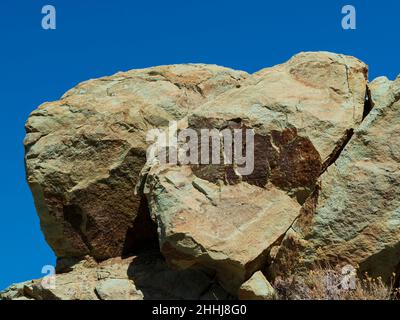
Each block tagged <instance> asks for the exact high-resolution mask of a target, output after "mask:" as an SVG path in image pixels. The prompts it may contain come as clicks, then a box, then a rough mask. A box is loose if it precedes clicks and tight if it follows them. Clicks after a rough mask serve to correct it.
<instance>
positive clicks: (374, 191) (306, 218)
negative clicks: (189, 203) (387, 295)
mask: <svg viewBox="0 0 400 320" xmlns="http://www.w3.org/2000/svg"><path fill="white" fill-rule="evenodd" d="M370 89H371V98H372V103H373V106H374V108H373V109H372V111H371V112H370V114H369V115H368V116H367V118H366V119H365V120H364V122H363V123H362V125H361V126H360V127H359V128H357V130H356V131H355V133H354V136H353V138H352V139H351V140H350V142H349V144H348V145H347V146H346V148H345V149H344V150H343V152H342V153H341V155H340V157H339V158H338V159H337V161H336V162H335V163H334V165H332V166H331V167H330V168H329V169H328V170H327V172H326V173H324V174H323V175H322V177H321V187H320V190H318V192H316V193H315V195H314V197H312V198H310V199H309V200H308V203H307V204H306V206H304V208H303V211H302V215H301V216H300V217H299V219H298V220H297V221H296V222H295V224H294V225H293V227H292V228H291V230H290V232H288V233H287V234H286V237H285V239H284V241H283V244H282V246H281V247H280V249H279V250H277V252H276V253H275V257H274V260H275V261H274V263H273V265H272V267H271V269H272V271H273V272H274V273H275V274H280V273H288V272H289V271H292V272H294V271H296V270H304V269H306V268H311V267H312V266H313V265H315V264H322V265H324V264H326V263H329V264H330V265H336V264H338V263H339V264H340V263H342V264H351V265H353V266H357V265H359V267H360V271H361V272H368V273H369V274H370V275H371V276H374V277H378V276H380V277H382V278H383V279H384V280H385V281H389V280H390V279H391V277H392V273H394V272H397V273H398V272H399V271H400V101H399V99H400V78H397V80H396V81H394V82H390V81H389V80H387V79H386V78H378V79H377V80H375V81H373V82H372V83H371V84H370Z"/></svg>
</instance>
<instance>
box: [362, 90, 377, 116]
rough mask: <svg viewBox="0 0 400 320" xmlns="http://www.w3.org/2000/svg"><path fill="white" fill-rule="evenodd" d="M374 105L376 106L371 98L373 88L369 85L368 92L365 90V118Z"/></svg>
mask: <svg viewBox="0 0 400 320" xmlns="http://www.w3.org/2000/svg"><path fill="white" fill-rule="evenodd" d="M373 107H374V103H373V101H372V98H371V90H370V89H369V87H368V86H367V88H366V92H365V101H364V112H363V117H362V119H363V120H364V119H365V118H366V117H367V116H368V114H369V113H370V112H371V110H372V108H373Z"/></svg>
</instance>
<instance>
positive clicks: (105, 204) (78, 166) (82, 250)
mask: <svg viewBox="0 0 400 320" xmlns="http://www.w3.org/2000/svg"><path fill="white" fill-rule="evenodd" d="M246 77H247V74H246V73H244V72H240V71H234V70H230V69H226V68H222V67H217V66H207V65H177V66H162V67H155V68H149V69H143V70H132V71H129V72H122V73H117V74H116V75H114V76H111V77H105V78H101V79H97V80H90V81H87V82H84V83H81V84H79V85H78V86H77V87H75V88H74V89H72V90H70V91H68V92H67V93H66V94H64V96H63V97H62V98H61V100H60V101H56V102H49V103H45V104H43V105H41V106H40V107H39V108H38V109H37V110H35V111H34V112H32V114H31V116H30V117H29V119H28V121H27V123H26V131H27V135H26V138H25V141H24V144H25V148H26V156H25V159H26V168H27V169H26V170H27V179H28V182H29V186H30V188H31V190H32V193H33V196H34V199H35V204H36V207H37V211H38V213H39V216H40V220H41V226H42V230H43V232H44V235H45V237H46V240H47V242H48V243H49V244H50V246H51V247H52V248H53V250H54V252H55V253H56V255H57V257H79V256H84V255H87V254H89V255H91V256H93V257H95V258H96V259H107V258H110V257H115V256H119V255H121V254H126V253H129V252H130V251H132V250H135V249H136V248H138V247H141V246H143V244H146V242H149V241H151V240H152V238H154V234H155V232H154V230H155V227H154V225H153V224H152V223H151V221H150V219H148V215H147V212H148V211H147V204H146V200H145V199H144V198H142V197H141V196H137V195H135V193H134V189H135V184H136V183H137V180H138V177H139V173H140V170H141V169H142V167H143V165H144V163H145V162H146V149H147V142H146V133H147V131H148V130H150V129H152V128H158V127H162V126H165V125H167V124H168V121H170V120H178V119H180V118H182V117H184V116H186V115H187V114H188V113H189V112H190V111H191V110H193V109H194V108H196V107H197V106H199V105H201V104H202V103H204V102H206V101H208V99H212V98H214V97H215V96H217V95H219V94H221V93H222V92H224V91H225V90H228V89H230V88H233V87H236V86H237V85H238V84H239V83H240V82H241V80H242V79H244V78H246Z"/></svg>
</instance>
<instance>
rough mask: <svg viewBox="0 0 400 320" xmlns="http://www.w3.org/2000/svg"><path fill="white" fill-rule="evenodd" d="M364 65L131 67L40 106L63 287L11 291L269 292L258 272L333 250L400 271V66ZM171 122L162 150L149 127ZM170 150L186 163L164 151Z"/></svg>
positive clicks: (375, 268) (343, 60)
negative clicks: (391, 71) (397, 69)
mask: <svg viewBox="0 0 400 320" xmlns="http://www.w3.org/2000/svg"><path fill="white" fill-rule="evenodd" d="M367 79H368V68H367V66H366V65H365V64H364V63H362V62H361V61H359V60H357V59H356V58H353V57H349V56H344V55H339V54H333V53H327V52H307V53H300V54H298V55H296V56H294V57H293V58H292V59H290V60H289V61H288V62H286V63H284V64H281V65H278V66H275V67H271V68H267V69H263V70H261V71H259V72H256V73H255V74H252V75H248V74H247V73H245V72H241V71H235V70H231V69H227V68H223V67H218V66H212V65H200V64H196V65H174V66H162V67H154V68H149V69H142V70H132V71H128V72H123V73H118V74H116V75H114V76H111V77H105V78H101V79H97V80H90V81H87V82H84V83H82V84H80V85H78V86H77V87H75V88H74V89H72V90H70V91H68V92H67V93H66V94H65V95H64V96H63V97H62V98H61V99H60V100H59V101H56V102H49V103H45V104H43V105H42V106H40V107H39V108H38V109H37V110H35V111H34V112H33V113H32V114H31V116H30V117H29V119H28V121H27V124H26V131H27V135H26V138H25V140H24V144H25V148H26V156H25V161H26V171H27V179H28V182H29V185H30V187H31V190H32V193H33V196H34V199H35V204H36V207H37V211H38V214H39V216H40V220H41V226H42V230H43V232H44V234H45V237H46V240H47V241H48V243H49V244H50V246H51V247H52V248H53V250H54V252H55V254H56V255H57V257H58V258H59V259H58V265H57V270H58V272H59V274H58V275H57V276H56V282H57V286H56V287H55V288H47V286H43V283H42V281H41V280H35V281H31V282H26V283H22V284H19V285H15V286H12V287H10V288H9V289H8V290H7V291H6V292H4V293H2V294H1V295H0V298H3V299H102V300H108V299H128V300H129V299H131V300H137V299H156V298H159V299H226V298H231V297H233V298H237V297H240V298H242V299H248V298H249V299H270V298H272V297H273V295H274V293H273V292H274V291H273V288H272V287H271V286H270V284H269V282H268V281H267V280H266V279H265V277H264V275H263V274H262V273H261V272H260V271H261V270H262V271H263V272H264V274H266V275H267V277H268V280H273V279H274V277H276V276H278V275H279V276H282V275H287V274H289V273H299V274H301V272H303V271H304V270H308V269H310V268H313V267H314V266H315V265H318V264H320V263H327V264H341V263H350V264H354V265H355V264H359V265H360V270H361V271H368V272H369V273H370V274H372V275H378V276H382V277H384V279H385V280H386V279H388V278H389V277H390V275H391V273H392V272H395V271H397V270H398V271H400V228H399V226H400V211H399V208H400V203H399V202H400V193H399V192H400V191H399V190H400V188H399V184H400V176H399V172H400V170H399V162H400V161H399V159H400V153H399V152H400V144H399V143H400V142H399V141H400V139H399V138H400V127H399V115H400V105H399V103H400V102H399V99H400V79H397V80H396V81H393V82H391V81H389V80H388V79H386V78H378V79H377V80H375V81H373V82H372V83H370V84H368V80H367ZM171 121H177V124H176V126H177V128H176V132H173V133H174V134H179V135H181V134H182V133H184V134H186V133H187V134H188V135H187V136H185V139H184V141H181V140H180V141H179V142H177V143H175V142H173V141H172V140H171V141H172V142H171V141H165V143H164V144H161V145H157V147H156V148H153V147H154V143H153V142H154V141H152V140H151V139H149V132H152V133H153V134H154V132H156V133H157V132H158V133H160V132H162V130H166V128H167V127H168V126H169V125H170V124H171ZM205 129H207V130H211V131H208V133H209V136H205V139H203V133H204V130H205ZM157 130H158V131H157ZM189 133H191V134H192V135H191V136H190V135H189ZM193 135H194V136H193ZM198 135H199V136H198ZM232 137H235V138H237V137H240V139H239V143H238V141H237V140H236V139H235V140H234V141H233V140H229V139H230V138H232ZM195 138H196V139H197V138H200V140H198V142H201V143H200V146H199V145H196V147H195V148H194V149H191V148H189V149H190V153H192V151H193V150H196V152H194V153H193V154H191V157H190V160H193V161H186V160H187V159H188V157H187V156H188V149H185V148H184V145H185V144H184V143H183V142H188V140H190V142H193V141H194V140H195ZM192 139H193V141H192ZM205 146H206V147H207V148H210V149H207V151H206V152H203V149H202V148H203V147H205ZM149 150H151V152H149ZM210 150H212V151H214V150H217V151H216V152H215V154H214V153H212V152H211V151H210ZM170 151H176V152H177V153H176V154H177V157H178V160H179V161H178V162H174V161H171V159H172V158H171V154H170V155H169V156H168V161H167V163H166V162H163V161H161V160H160V158H159V156H160V155H162V154H166V153H167V152H170ZM238 154H239V156H241V157H239V158H240V160H243V161H241V162H240V163H238V162H235V161H231V160H232V159H231V158H232V156H234V155H235V156H236V155H238ZM214 155H215V156H216V158H215V159H218V161H214V163H210V162H207V161H202V160H204V159H203V156H205V158H209V159H208V160H211V159H214ZM146 156H147V159H146ZM153 156H158V157H153ZM192 156H193V157H192ZM185 159H186V160H185ZM215 159H214V160H215ZM248 169H250V170H248ZM154 250H155V251H156V253H153V251H154ZM132 255H133V256H132ZM125 256H132V257H130V258H126V257H125ZM84 257H86V258H84ZM121 257H123V258H121ZM125 258H126V259H125ZM82 277H84V279H82ZM271 283H272V282H271ZM82 286H84V287H82Z"/></svg>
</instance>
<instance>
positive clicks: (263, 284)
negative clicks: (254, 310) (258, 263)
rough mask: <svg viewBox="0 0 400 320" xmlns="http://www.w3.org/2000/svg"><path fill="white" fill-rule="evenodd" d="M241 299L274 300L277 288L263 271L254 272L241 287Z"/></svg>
mask: <svg viewBox="0 0 400 320" xmlns="http://www.w3.org/2000/svg"><path fill="white" fill-rule="evenodd" d="M239 299H240V300H274V299H276V292H275V289H274V288H273V287H272V286H271V284H270V283H269V282H268V280H267V279H266V278H265V276H264V275H263V274H262V272H261V271H257V272H256V273H254V274H253V275H252V276H251V278H250V279H249V280H247V281H246V282H245V283H243V284H242V285H241V287H240V289H239Z"/></svg>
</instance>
